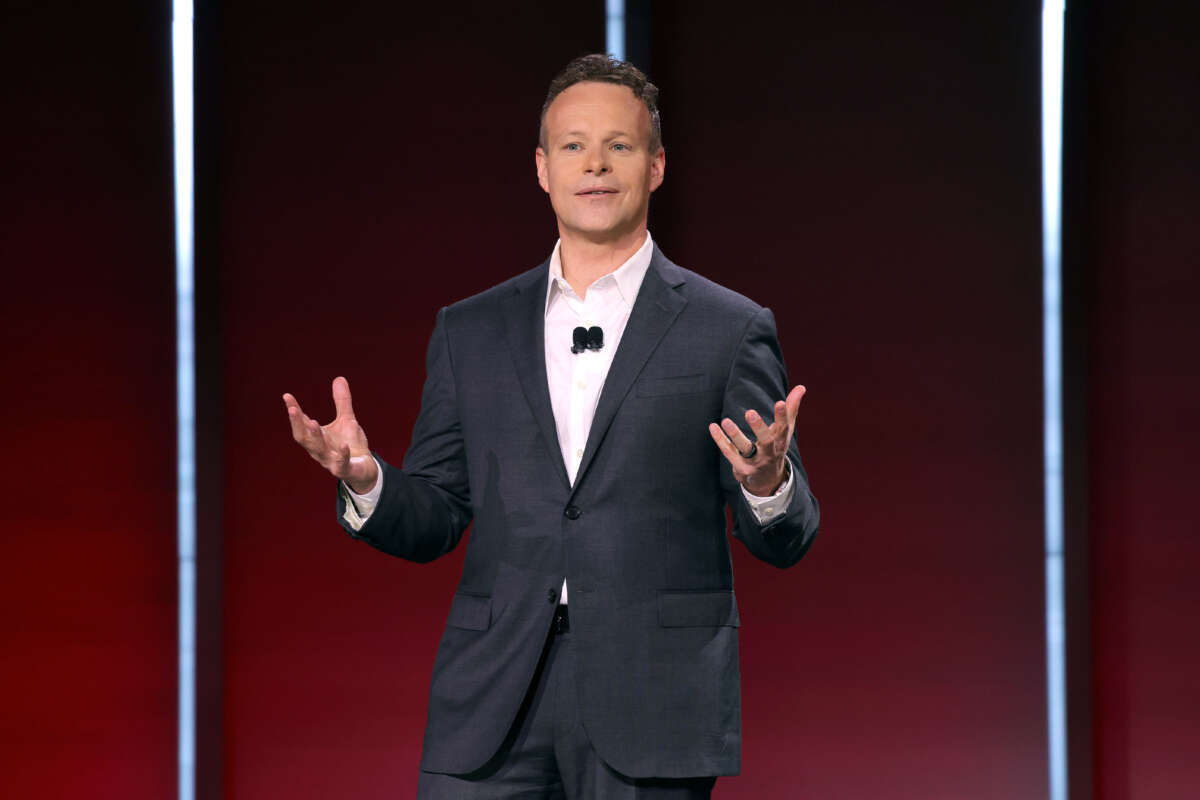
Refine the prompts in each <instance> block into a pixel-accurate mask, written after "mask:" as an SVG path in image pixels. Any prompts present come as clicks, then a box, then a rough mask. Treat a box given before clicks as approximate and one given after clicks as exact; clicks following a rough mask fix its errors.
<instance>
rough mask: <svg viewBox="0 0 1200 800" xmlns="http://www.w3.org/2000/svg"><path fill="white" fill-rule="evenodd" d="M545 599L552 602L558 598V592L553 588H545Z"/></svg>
mask: <svg viewBox="0 0 1200 800" xmlns="http://www.w3.org/2000/svg"><path fill="white" fill-rule="evenodd" d="M546 599H547V600H549V601H550V602H551V603H553V602H554V601H555V600H557V599H558V592H556V591H554V590H553V589H547V590H546Z"/></svg>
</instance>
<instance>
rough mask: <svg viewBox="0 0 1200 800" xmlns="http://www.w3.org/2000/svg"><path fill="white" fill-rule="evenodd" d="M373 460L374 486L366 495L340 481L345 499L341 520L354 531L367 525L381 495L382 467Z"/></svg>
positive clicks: (376, 460) (377, 461)
mask: <svg viewBox="0 0 1200 800" xmlns="http://www.w3.org/2000/svg"><path fill="white" fill-rule="evenodd" d="M371 458H373V459H375V469H376V471H377V473H376V476H375V485H374V486H372V487H371V488H370V490H369V491H368V492H367V493H366V494H359V493H358V492H356V491H354V490H353V489H351V488H350V486H349V484H347V483H346V482H345V481H341V482H340V483H341V489H342V497H344V498H345V499H346V512H345V513H344V514H342V519H344V520H346V523H347V524H348V525H349V526H350V527H351V528H353V529H354V530H356V531H359V530H362V526H363V525H366V524H367V520H368V519H370V517H371V514H372V513H373V512H374V511H375V505H376V504H377V503H378V502H379V496H380V495H381V494H383V467H382V466H381V465H380V463H379V459H378V458H375V456H371Z"/></svg>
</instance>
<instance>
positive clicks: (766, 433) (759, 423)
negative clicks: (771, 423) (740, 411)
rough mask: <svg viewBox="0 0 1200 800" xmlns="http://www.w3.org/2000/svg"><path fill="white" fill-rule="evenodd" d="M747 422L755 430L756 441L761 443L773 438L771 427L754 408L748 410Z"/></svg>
mask: <svg viewBox="0 0 1200 800" xmlns="http://www.w3.org/2000/svg"><path fill="white" fill-rule="evenodd" d="M746 423H747V424H748V425H749V426H750V430H751V431H753V432H754V438H755V440H756V441H758V442H760V443H761V442H765V441H768V440H769V439H770V438H771V429H770V428H768V427H767V423H766V422H764V421H763V418H762V416H760V415H759V413H758V412H757V411H755V410H754V409H753V408H752V409H750V410H749V411H747V412H746Z"/></svg>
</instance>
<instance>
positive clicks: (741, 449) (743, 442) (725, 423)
mask: <svg viewBox="0 0 1200 800" xmlns="http://www.w3.org/2000/svg"><path fill="white" fill-rule="evenodd" d="M721 430H723V431H725V435H726V436H728V437H729V441H731V442H733V446H734V447H736V448H737V451H738V453H739V454H741V453H749V452H750V447H751V446H752V442H751V441H750V440H749V439H747V438H746V434H744V433H742V430H741V428H739V427H738V426H737V425H735V424H733V420H731V419H730V418H729V417H726V418H725V419H723V420H721Z"/></svg>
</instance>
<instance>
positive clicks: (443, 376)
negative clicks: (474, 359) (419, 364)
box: [337, 308, 472, 562]
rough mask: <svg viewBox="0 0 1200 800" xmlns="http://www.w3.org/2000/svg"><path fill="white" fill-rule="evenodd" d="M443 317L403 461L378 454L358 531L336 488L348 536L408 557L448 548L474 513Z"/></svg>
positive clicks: (427, 556) (424, 558)
mask: <svg viewBox="0 0 1200 800" xmlns="http://www.w3.org/2000/svg"><path fill="white" fill-rule="evenodd" d="M445 317H446V309H444V308H443V309H442V310H441V311H440V312H438V316H437V323H436V324H435V325H434V329H433V336H432V338H431V339H430V341H429V352H428V354H427V356H426V359H425V373H426V374H425V388H424V390H423V391H422V392H421V411H420V413H419V414H418V416H417V422H416V424H415V425H414V426H413V438H412V444H411V445H410V446H409V448H408V453H407V454H406V455H405V456H404V467H403V469H397V468H396V467H393V466H392V465H390V464H388V463H386V462H385V461H384V460H383V459H379V463H380V464H381V465H382V467H383V492H382V494H381V495H380V497H379V503H378V504H377V505H376V506H375V510H374V512H373V513H372V514H371V516H370V517H369V518H368V519H367V521H366V523H365V524H364V525H363V526H362V528H361V529H360V530H358V531H355V530H354V529H353V528H351V527H350V525H349V524H348V523H347V522H346V521H345V519H344V514H345V510H346V506H345V503H346V498H345V496H344V494H343V493H342V492H341V491H339V492H338V501H337V503H338V506H337V518H338V522H339V523H340V524H341V525H342V527H343V528H345V529H346V531H347V532H348V533H349V534H350V535H351V536H353V537H354V538H356V539H363V540H365V541H366V542H368V543H369V544H371V545H372V546H374V547H377V548H378V549H380V550H382V551H384V552H386V553H390V554H391V555H394V556H399V557H400V558H406V559H409V560H411V561H421V562H424V561H432V560H433V559H435V558H437V557H438V556H441V555H444V554H446V553H448V552H450V551H451V550H453V549H454V547H455V546H456V545H457V544H458V542H459V540H460V539H461V538H462V533H463V531H464V530H465V529H466V527H467V525H468V524H469V523H470V521H471V516H472V515H471V498H470V489H469V486H468V476H467V461H466V455H465V450H464V447H463V438H462V424H461V422H460V420H459V416H458V403H457V397H456V395H457V392H456V390H455V382H454V365H453V362H452V359H451V353H450V342H449V336H448V334H447V331H446V320H445ZM376 458H378V456H376Z"/></svg>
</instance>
